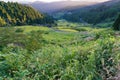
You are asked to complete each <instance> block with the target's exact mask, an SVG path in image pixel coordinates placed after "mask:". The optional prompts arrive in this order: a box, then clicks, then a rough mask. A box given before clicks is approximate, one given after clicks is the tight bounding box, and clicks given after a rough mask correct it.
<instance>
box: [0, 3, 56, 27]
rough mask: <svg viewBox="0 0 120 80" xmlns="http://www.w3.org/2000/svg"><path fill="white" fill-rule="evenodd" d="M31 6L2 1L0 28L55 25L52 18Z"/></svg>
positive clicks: (0, 5) (0, 6)
mask: <svg viewBox="0 0 120 80" xmlns="http://www.w3.org/2000/svg"><path fill="white" fill-rule="evenodd" d="M46 17H49V16H46V15H44V14H42V13H40V12H38V11H37V10H35V9H33V8H32V7H30V6H26V5H22V4H18V3H13V2H7V3H5V2H3V1H0V26H5V25H25V24H45V23H46V22H47V23H53V22H54V21H53V19H52V18H46Z"/></svg>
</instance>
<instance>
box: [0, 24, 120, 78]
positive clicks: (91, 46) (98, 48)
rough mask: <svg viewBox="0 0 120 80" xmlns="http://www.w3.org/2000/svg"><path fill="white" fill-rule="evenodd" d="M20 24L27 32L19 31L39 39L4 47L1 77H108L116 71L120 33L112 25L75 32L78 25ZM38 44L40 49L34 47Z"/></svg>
mask: <svg viewBox="0 0 120 80" xmlns="http://www.w3.org/2000/svg"><path fill="white" fill-rule="evenodd" d="M18 28H22V29H23V32H19V31H18V32H15V33H16V34H19V33H22V34H26V35H27V36H28V35H30V34H31V35H33V37H31V38H33V39H31V38H29V39H30V40H32V41H33V42H34V41H35V43H32V44H31V42H32V41H30V42H29V41H28V42H29V44H31V45H30V46H31V47H30V46H29V47H28V48H23V47H21V46H17V47H16V46H3V47H2V50H1V51H0V76H1V77H0V78H1V79H8V80H10V79H13V80H17V79H20V80H104V79H107V78H110V77H112V76H114V75H115V74H116V71H117V68H116V67H117V65H118V61H119V59H120V55H119V50H120V49H119V48H120V45H119V42H120V37H119V35H117V36H115V35H116V32H115V31H113V30H112V29H108V28H101V29H96V28H89V27H81V28H80V27H78V29H82V30H80V31H78V32H74V30H75V31H76V29H75V28H68V29H67V30H66V27H65V29H64V28H62V29H61V31H59V29H60V28H59V29H57V28H47V27H33V26H30V27H29V26H23V27H16V28H15V30H16V29H18ZM56 29H57V30H56ZM69 29H70V31H68V30H69ZM32 30H33V32H32V33H31V31H32ZM38 30H41V32H42V33H39V32H37V31H38ZM4 34H5V33H4ZM4 34H3V36H4ZM39 35H42V37H38V36H39ZM0 37H2V36H0ZM40 38H41V39H40ZM22 39H23V38H22ZM39 39H40V44H41V47H40V46H35V45H39V44H38V43H39ZM34 46H35V47H36V49H33V48H34ZM31 49H32V50H31ZM29 50H31V51H29Z"/></svg>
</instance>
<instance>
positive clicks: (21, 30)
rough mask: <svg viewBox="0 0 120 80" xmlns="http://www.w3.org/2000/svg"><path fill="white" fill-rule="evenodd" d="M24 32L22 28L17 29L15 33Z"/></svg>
mask: <svg viewBox="0 0 120 80" xmlns="http://www.w3.org/2000/svg"><path fill="white" fill-rule="evenodd" d="M23 31H24V30H23V29H22V28H17V29H16V31H15V32H23Z"/></svg>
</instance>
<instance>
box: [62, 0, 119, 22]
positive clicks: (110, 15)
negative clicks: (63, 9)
mask: <svg viewBox="0 0 120 80" xmlns="http://www.w3.org/2000/svg"><path fill="white" fill-rule="evenodd" d="M68 12H71V14H68V13H66V14H65V15H64V16H63V18H64V19H66V20H68V21H72V22H80V19H81V18H82V20H84V21H86V22H88V23H91V24H98V23H104V22H113V21H115V19H116V18H117V16H118V14H119V13H120V0H110V1H107V2H104V3H100V4H95V5H92V6H87V7H83V8H77V9H74V10H71V11H68Z"/></svg>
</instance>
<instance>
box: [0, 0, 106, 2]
mask: <svg viewBox="0 0 120 80" xmlns="http://www.w3.org/2000/svg"><path fill="white" fill-rule="evenodd" d="M0 1H5V2H7V1H12V2H34V1H42V2H54V1H91V2H94V1H97V2H104V1H108V0H0Z"/></svg>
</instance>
